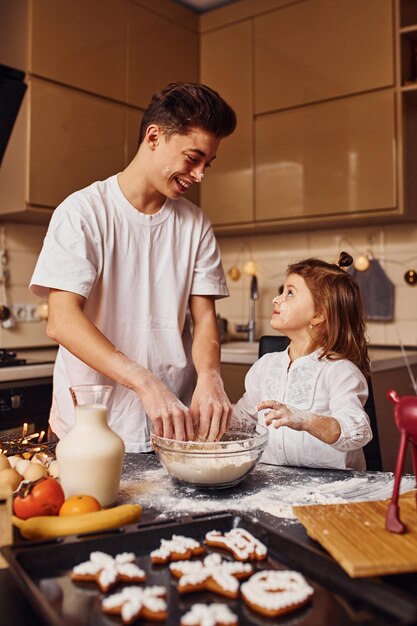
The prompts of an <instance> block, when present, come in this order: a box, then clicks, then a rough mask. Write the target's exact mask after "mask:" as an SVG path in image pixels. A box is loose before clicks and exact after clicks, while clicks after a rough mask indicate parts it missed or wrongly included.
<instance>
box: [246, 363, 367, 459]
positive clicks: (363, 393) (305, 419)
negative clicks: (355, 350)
mask: <svg viewBox="0 0 417 626" xmlns="http://www.w3.org/2000/svg"><path fill="white" fill-rule="evenodd" d="M324 375H325V380H324V381H323V388H322V392H323V393H325V394H326V395H327V398H326V402H325V404H327V406H328V413H329V415H328V416H327V415H320V414H319V413H316V412H315V411H314V410H312V411H301V410H300V409H297V408H295V407H292V406H288V405H285V404H282V403H277V402H275V401H273V400H271V401H266V402H262V403H261V404H260V405H259V406H258V410H261V409H268V408H270V409H272V410H271V411H270V412H269V413H267V414H266V416H265V421H266V423H267V424H271V423H273V425H274V426H276V428H279V427H280V426H288V427H289V428H292V429H294V430H304V431H306V432H308V433H310V434H311V435H313V436H314V437H316V438H317V439H319V440H320V441H323V442H325V443H327V444H330V445H333V447H334V448H335V449H337V450H340V451H348V450H355V449H357V448H361V447H363V446H364V445H365V444H367V443H368V441H370V440H371V439H372V431H371V428H370V425H369V418H368V416H367V415H366V413H365V411H364V409H363V406H364V404H365V402H366V398H367V397H368V385H367V382H366V379H365V377H364V376H363V375H362V373H361V372H360V371H359V369H358V368H357V367H356V366H355V365H353V364H352V363H350V362H349V361H345V360H340V361H333V362H332V363H331V366H330V367H328V368H326V371H325V374H324ZM326 412H327V411H326Z"/></svg>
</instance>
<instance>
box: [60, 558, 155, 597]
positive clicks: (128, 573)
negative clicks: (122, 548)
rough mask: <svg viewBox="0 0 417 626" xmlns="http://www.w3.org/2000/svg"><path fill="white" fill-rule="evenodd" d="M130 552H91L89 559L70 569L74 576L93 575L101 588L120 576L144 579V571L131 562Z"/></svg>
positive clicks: (132, 559)
mask: <svg viewBox="0 0 417 626" xmlns="http://www.w3.org/2000/svg"><path fill="white" fill-rule="evenodd" d="M135 558H136V557H135V555H134V554H133V553H132V552H123V553H121V554H117V555H116V556H115V557H112V556H110V554H106V553H105V552H91V554H90V560H89V561H84V563H80V564H79V565H76V566H75V567H74V568H73V570H72V575H73V577H74V578H76V577H78V576H81V577H82V576H95V577H96V580H97V583H98V584H99V586H100V587H101V588H102V589H107V588H108V587H110V586H111V585H113V584H114V583H115V582H116V581H117V580H118V578H119V577H120V576H124V577H128V578H132V579H138V578H140V579H142V580H145V577H146V575H145V572H144V571H143V569H140V567H138V566H137V565H135V564H134V563H132V561H134V560H135Z"/></svg>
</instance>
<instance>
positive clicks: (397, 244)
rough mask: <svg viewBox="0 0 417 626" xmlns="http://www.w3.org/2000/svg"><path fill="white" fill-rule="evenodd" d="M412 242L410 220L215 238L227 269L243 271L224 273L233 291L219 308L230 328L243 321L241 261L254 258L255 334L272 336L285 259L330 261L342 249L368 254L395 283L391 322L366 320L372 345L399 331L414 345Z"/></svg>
mask: <svg viewBox="0 0 417 626" xmlns="http://www.w3.org/2000/svg"><path fill="white" fill-rule="evenodd" d="M416 241H417V225H410V224H407V225H403V224H399V225H389V226H383V227H373V228H364V227H362V228H346V229H343V231H342V230H341V229H334V230H320V231H311V232H304V233H282V234H273V235H259V236H254V237H250V236H248V237H244V238H240V237H236V238H225V239H223V238H222V239H219V243H220V247H221V251H222V258H223V264H224V268H225V271H226V272H227V271H228V270H229V269H230V268H231V267H233V266H237V267H238V269H239V270H240V271H241V274H242V275H241V278H240V279H239V280H238V281H236V282H235V281H232V280H231V279H230V277H229V276H228V277H227V279H228V285H229V290H230V294H231V295H230V298H227V299H224V300H219V301H218V304H217V310H218V312H219V313H220V314H221V315H222V317H225V318H227V319H228V320H229V332H230V331H231V332H233V331H234V325H235V324H236V323H238V324H242V323H246V322H247V319H248V314H249V285H250V278H249V277H248V276H246V275H245V274H244V272H243V265H244V263H246V262H247V261H248V260H250V259H253V260H254V261H255V263H256V266H257V269H258V281H259V291H260V294H259V301H258V302H257V303H256V318H257V335H258V336H260V335H262V334H271V327H270V323H269V322H270V315H271V300H272V298H273V297H274V296H275V295H276V293H277V287H278V286H279V285H281V284H282V283H283V277H284V273H285V269H286V266H287V265H288V263H292V262H294V261H298V260H300V259H302V258H305V257H307V256H317V257H320V258H322V259H324V260H326V261H329V262H332V261H334V260H337V258H338V256H339V253H340V251H341V250H346V251H347V252H349V253H350V254H352V256H353V257H354V258H355V257H357V256H359V254H366V253H368V254H370V253H372V256H373V257H374V258H376V259H378V260H379V261H380V263H381V265H382V266H383V268H384V269H385V272H386V273H387V275H388V277H389V278H390V280H391V281H392V282H393V283H394V285H395V308H394V320H393V321H392V322H369V323H368V326H367V328H368V336H369V339H370V341H371V342H372V343H377V344H386V345H390V344H396V345H398V341H399V340H398V335H399V336H400V338H401V341H402V342H403V343H404V344H405V345H413V346H417V286H410V285H408V284H406V282H405V281H404V278H403V277H404V274H405V272H406V271H407V270H408V269H412V268H417V246H416ZM237 336H239V335H238V334H237V335H236V337H237ZM241 337H242V338H244V335H241Z"/></svg>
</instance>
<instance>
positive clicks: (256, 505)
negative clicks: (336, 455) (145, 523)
mask: <svg viewBox="0 0 417 626" xmlns="http://www.w3.org/2000/svg"><path fill="white" fill-rule="evenodd" d="M254 472H256V473H257V481H258V482H257V484H256V485H254V484H253V483H251V480H250V478H251V474H250V475H249V477H248V478H247V479H245V481H244V482H243V483H241V484H240V485H238V486H236V487H234V488H233V489H227V490H215V491H205V490H203V489H196V488H195V487H192V486H189V485H183V484H180V483H176V482H175V481H173V480H172V479H171V478H170V477H169V475H168V474H167V472H166V470H165V469H164V468H162V467H161V466H159V465H158V466H156V468H155V469H150V470H146V471H144V472H141V474H140V475H138V476H136V475H135V470H134V468H132V470H130V471H129V468H128V471H127V472H125V475H124V480H122V482H121V485H120V489H121V491H120V503H124V502H133V503H139V504H141V505H142V506H143V507H144V508H153V509H155V510H156V511H158V510H164V511H167V513H162V514H160V515H159V519H163V518H166V517H172V516H178V517H181V516H183V515H184V514H187V513H212V512H216V511H222V510H228V511H236V512H240V513H255V512H256V511H262V512H264V513H269V514H270V515H274V516H275V517H280V518H287V519H289V520H295V519H296V518H295V516H294V515H293V512H292V507H293V506H295V505H308V504H339V503H345V502H360V501H366V500H383V499H385V498H389V497H390V496H391V494H392V488H393V475H392V474H391V473H382V472H381V473H379V472H369V473H368V474H367V475H365V476H364V475H363V473H360V476H355V472H350V473H349V476H351V477H348V478H346V479H345V480H336V481H335V480H333V481H332V482H323V480H322V478H320V477H317V476H313V477H312V476H309V475H308V474H307V473H305V472H304V473H303V472H300V471H299V470H298V469H297V468H288V467H280V466H273V465H265V464H259V465H258V466H257V467H256V468H255V470H254ZM352 474H353V476H352ZM259 485H260V486H259ZM414 488H415V479H414V478H413V477H411V476H410V477H406V476H404V477H403V478H402V481H401V492H402V493H403V492H405V491H409V490H410V489H414Z"/></svg>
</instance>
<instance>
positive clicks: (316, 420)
mask: <svg viewBox="0 0 417 626" xmlns="http://www.w3.org/2000/svg"><path fill="white" fill-rule="evenodd" d="M256 409H257V411H263V410H264V409H271V411H268V413H265V424H266V425H267V426H270V424H272V426H274V428H280V427H281V426H288V428H292V429H293V430H305V431H306V432H308V433H310V435H313V437H316V438H317V439H320V441H323V442H324V443H329V444H333V443H336V441H337V440H338V439H339V437H340V434H341V428H340V424H339V422H338V421H337V419H335V418H334V417H331V416H327V415H316V414H315V413H309V412H308V411H300V409H296V408H294V407H292V406H288V404H283V403H282V402H276V401H275V400H265V402H261V403H260V404H258V406H257V407H256Z"/></svg>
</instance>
